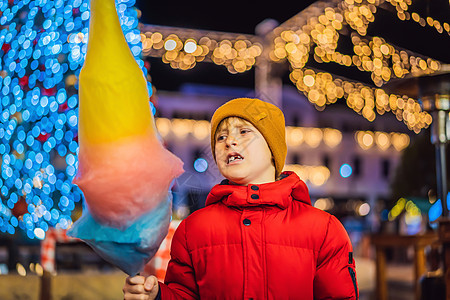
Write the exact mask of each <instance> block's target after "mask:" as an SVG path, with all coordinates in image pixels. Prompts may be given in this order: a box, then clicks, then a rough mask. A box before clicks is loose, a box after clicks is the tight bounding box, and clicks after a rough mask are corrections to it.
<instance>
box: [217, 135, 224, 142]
mask: <svg viewBox="0 0 450 300" xmlns="http://www.w3.org/2000/svg"><path fill="white" fill-rule="evenodd" d="M225 138H226V136H225V135H219V136H218V137H217V141H223V140H224V139H225Z"/></svg>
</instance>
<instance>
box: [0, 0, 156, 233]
mask: <svg viewBox="0 0 450 300" xmlns="http://www.w3.org/2000/svg"><path fill="white" fill-rule="evenodd" d="M88 3H89V1H88V0H68V1H63V0H56V1H48V0H37V1H30V0H24V1H0V46H1V52H0V53H1V71H0V100H1V115H0V118H1V124H0V138H1V144H0V155H1V179H0V192H1V203H0V231H2V232H8V233H11V234H13V233H14V232H15V231H16V230H17V228H20V229H21V230H23V231H24V232H25V233H26V234H27V236H28V237H29V238H39V239H43V238H44V237H45V232H46V231H47V229H48V228H49V227H57V228H63V229H66V228H68V227H69V226H70V225H71V223H72V219H71V215H72V212H73V210H74V208H75V203H77V202H80V199H81V191H80V190H79V189H78V188H76V187H75V186H73V185H72V179H73V177H74V176H75V173H76V169H77V166H78V162H77V152H78V134H77V132H78V130H77V126H78V118H77V115H78V95H77V92H78V91H77V90H78V86H77V76H78V74H79V71H80V68H81V66H82V65H83V62H84V57H85V54H86V48H87V44H86V43H87V37H88V23H89V15H90V11H89V5H88ZM133 3H134V2H133V1H127V0H125V1H124V0H122V1H120V3H118V4H117V9H118V12H119V15H120V16H121V24H122V28H123V30H124V32H125V34H126V38H127V41H128V42H129V45H130V49H131V51H132V52H133V54H134V55H135V56H136V58H137V59H138V62H139V64H140V65H141V66H143V65H144V63H143V61H142V60H140V59H139V58H138V56H139V55H140V54H141V45H140V36H139V30H137V26H138V21H137V12H136V10H135V9H134V8H132V5H133ZM144 71H145V70H144ZM150 90H151V89H150ZM99 113H101V112H99Z"/></svg>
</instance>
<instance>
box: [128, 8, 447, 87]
mask: <svg viewBox="0 0 450 300" xmlns="http://www.w3.org/2000/svg"><path fill="white" fill-rule="evenodd" d="M313 2H315V1H312V0H303V1H291V0H277V1H274V2H272V3H270V5H268V4H266V3H267V2H263V1H258V2H256V1H255V2H247V1H242V0H241V1H222V2H220V1H205V0H197V1H195V0H194V1H178V0H176V1H170V0H164V1H158V2H156V3H154V2H152V1H149V0H137V2H136V6H137V7H138V8H139V9H140V10H141V11H142V16H141V18H140V22H142V23H145V24H153V25H164V26H174V27H185V28H193V29H202V30H214V31H226V32H234V33H247V34H254V32H255V27H256V26H257V25H258V24H259V23H260V22H262V21H263V20H265V19H267V18H271V19H275V20H276V21H278V22H279V23H283V22H284V21H286V20H288V19H289V18H291V17H292V16H294V15H296V14H297V13H299V12H300V11H302V10H303V9H305V8H306V7H308V6H309V5H310V4H311V3H313ZM255 3H256V4H255ZM263 3H264V4H263ZM410 11H411V12H414V11H415V12H418V13H419V14H420V15H421V16H423V17H426V16H431V17H433V18H434V19H437V20H439V21H440V22H441V24H442V23H443V22H447V23H450V5H449V2H448V0H432V1H431V0H419V1H418V0H413V5H412V6H410ZM368 35H369V36H381V37H383V38H384V39H385V40H386V41H387V42H389V43H391V44H394V45H396V46H399V47H402V48H404V49H408V50H412V51H414V52H416V53H419V54H423V55H426V56H430V57H432V58H435V59H437V60H440V61H442V62H445V63H450V54H449V53H450V50H449V49H450V36H449V35H448V34H446V33H445V31H444V34H439V33H437V32H436V30H434V29H431V28H429V27H428V28H422V27H421V26H419V25H418V24H417V23H415V22H414V21H412V20H411V21H405V22H402V21H400V20H399V19H398V18H397V17H396V15H395V14H394V13H393V12H390V11H387V10H385V9H382V8H380V7H379V8H378V10H377V13H376V14H375V22H374V23H371V24H370V26H369V29H368ZM341 37H342V36H341ZM338 47H341V48H342V49H340V50H344V52H345V50H346V49H345V47H347V51H349V50H351V48H348V47H351V42H349V41H345V38H342V42H340V45H338ZM149 61H150V63H151V70H150V75H151V76H152V80H153V83H154V85H155V86H156V87H157V88H158V89H164V90H177V89H178V88H179V87H180V85H181V84H183V83H188V82H195V83H207V84H214V85H222V86H236V87H247V88H253V86H254V71H253V69H252V70H251V71H247V72H245V73H243V74H237V75H233V74H230V73H228V71H227V70H226V68H225V67H223V66H216V65H215V64H213V63H199V64H197V65H196V66H195V67H194V68H193V69H191V70H187V71H181V70H173V69H172V68H170V66H169V65H166V64H164V63H163V62H162V61H161V59H159V58H149ZM323 65H324V64H320V65H319V67H321V68H326V69H325V70H326V71H329V72H332V73H335V74H338V75H342V76H345V77H348V78H358V79H359V80H362V81H363V82H366V83H370V78H369V76H368V74H364V73H362V72H360V71H358V70H356V69H355V70H352V68H343V67H340V66H333V65H332V64H328V65H327V66H323ZM287 76H288V72H286V76H285V78H284V81H285V82H286V83H287V84H289V83H290V80H289V79H288V77H287Z"/></svg>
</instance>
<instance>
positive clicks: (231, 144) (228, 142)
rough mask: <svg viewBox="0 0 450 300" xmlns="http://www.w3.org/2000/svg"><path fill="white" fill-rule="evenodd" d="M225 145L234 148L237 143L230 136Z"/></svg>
mask: <svg viewBox="0 0 450 300" xmlns="http://www.w3.org/2000/svg"><path fill="white" fill-rule="evenodd" d="M226 145H227V146H228V147H230V146H236V145H237V141H236V139H235V138H234V137H233V136H231V135H230V136H228V137H227V142H226Z"/></svg>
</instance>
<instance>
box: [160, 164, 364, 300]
mask: <svg viewBox="0 0 450 300" xmlns="http://www.w3.org/2000/svg"><path fill="white" fill-rule="evenodd" d="M283 175H284V176H285V178H283V179H281V180H279V181H276V182H273V183H266V184H260V185H249V186H237V185H230V184H228V183H227V181H224V182H223V183H222V184H220V185H216V186H214V187H213V188H212V190H211V192H210V194H209V195H208V198H207V200H206V207H205V208H203V209H200V210H198V211H196V212H194V213H193V214H191V215H190V216H189V217H188V218H186V219H185V220H183V222H181V224H180V226H179V227H178V229H177V231H176V232H175V235H174V237H173V241H172V249H171V256H172V259H171V261H170V262H169V266H168V269H167V274H166V278H165V284H163V283H160V294H161V298H162V299H163V300H166V299H198V298H200V299H357V298H358V288H357V283H356V276H355V263H354V260H353V256H352V246H351V244H350V240H349V238H348V235H347V232H346V231H345V229H344V227H343V226H342V224H341V223H340V222H339V221H338V220H337V219H336V218H335V217H334V216H332V215H330V214H328V213H326V212H323V211H321V210H319V209H316V208H314V207H312V206H311V201H310V199H309V194H308V189H307V187H306V185H305V183H304V182H303V181H301V180H300V179H299V178H298V176H297V175H296V174H295V173H292V172H285V173H283Z"/></svg>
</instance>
